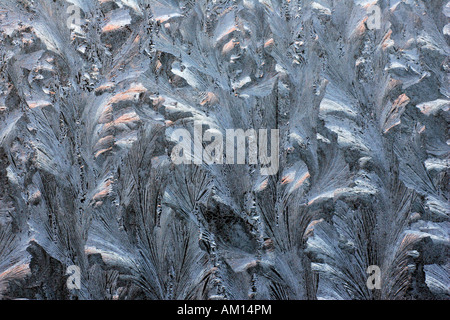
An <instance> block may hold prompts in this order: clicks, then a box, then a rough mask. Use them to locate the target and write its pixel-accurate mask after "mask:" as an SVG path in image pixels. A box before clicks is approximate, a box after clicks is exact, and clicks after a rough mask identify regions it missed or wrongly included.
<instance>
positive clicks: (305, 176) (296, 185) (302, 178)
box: [294, 172, 311, 190]
mask: <svg viewBox="0 0 450 320" xmlns="http://www.w3.org/2000/svg"><path fill="white" fill-rule="evenodd" d="M310 176H311V175H310V174H309V172H306V173H305V174H304V175H303V176H302V177H301V178H300V179H299V180H298V181H297V183H296V184H295V185H294V190H295V189H298V188H299V187H300V186H301V185H302V184H303V183H304V182H305V181H306V179H308V178H309V177H310Z"/></svg>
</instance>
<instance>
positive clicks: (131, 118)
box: [114, 111, 141, 124]
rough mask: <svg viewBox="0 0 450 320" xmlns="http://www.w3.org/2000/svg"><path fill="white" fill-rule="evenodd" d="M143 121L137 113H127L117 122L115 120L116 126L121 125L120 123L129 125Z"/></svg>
mask: <svg viewBox="0 0 450 320" xmlns="http://www.w3.org/2000/svg"><path fill="white" fill-rule="evenodd" d="M140 120H141V119H140V118H139V116H138V115H137V114H136V112H134V111H133V112H129V113H125V114H124V115H122V116H120V117H119V118H117V119H116V120H114V124H120V123H128V122H136V121H140Z"/></svg>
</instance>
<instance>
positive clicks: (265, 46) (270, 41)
mask: <svg viewBox="0 0 450 320" xmlns="http://www.w3.org/2000/svg"><path fill="white" fill-rule="evenodd" d="M274 44H275V41H273V39H272V38H270V39H269V40H267V41H266V43H264V48H268V47H271V46H273V45H274Z"/></svg>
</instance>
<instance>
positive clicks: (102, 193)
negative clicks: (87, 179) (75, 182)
mask: <svg viewBox="0 0 450 320" xmlns="http://www.w3.org/2000/svg"><path fill="white" fill-rule="evenodd" d="M111 185H112V181H111V180H108V181H106V182H105V183H104V184H103V188H102V190H101V191H100V192H98V193H96V194H95V195H94V197H92V199H93V200H94V201H99V200H102V199H103V198H105V197H106V196H107V195H108V194H109V193H110V192H111V190H112V186H111Z"/></svg>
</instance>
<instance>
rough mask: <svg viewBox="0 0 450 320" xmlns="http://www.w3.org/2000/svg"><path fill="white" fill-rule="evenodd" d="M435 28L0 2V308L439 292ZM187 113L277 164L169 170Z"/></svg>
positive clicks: (441, 99) (268, 3)
mask: <svg viewBox="0 0 450 320" xmlns="http://www.w3.org/2000/svg"><path fill="white" fill-rule="evenodd" d="M370 4H374V5H377V6H378V7H379V8H380V12H381V16H380V22H381V23H380V28H378V29H372V28H369V25H368V22H369V19H373V16H370V12H367V8H368V7H369V5H370ZM72 5H75V6H77V7H79V8H80V15H81V16H80V19H78V20H79V21H77V19H74V22H73V23H72V24H69V25H68V24H67V20H68V19H70V18H71V14H72V13H71V12H72V11H73V10H68V8H69V6H72ZM72 8H73V7H72ZM449 15H450V5H449V4H447V1H440V0H427V1H421V0H408V1H406V0H405V1H398V0H397V1H395V0H392V1H387V0H379V1H358V0H354V1H352V0H339V1H338V0H317V1H309V0H290V1H289V0H259V1H258V0H235V1H233V0H228V1H227V0H223V1H220V0H211V1H206V0H198V1H193V0H65V1H64V0H0V32H1V34H0V57H1V63H0V298H1V299H17V298H24V299H449V297H450V295H449V294H450V293H449V282H450V280H449V266H450V263H449V257H448V248H449V230H450V227H449V211H450V205H449V152H450V141H449V135H448V128H449V126H448V125H449V94H450V90H449V89H450V88H449V71H450V65H449V64H450V62H449V52H450V49H449V33H450V27H449V26H448V25H447V24H448V23H449V18H448V16H449ZM72 18H73V17H72ZM75 18H76V17H75ZM77 23H78V24H77ZM195 120H198V121H202V122H203V130H206V129H208V128H215V129H218V130H220V131H222V132H225V129H229V128H242V129H244V130H246V129H249V128H255V129H258V128H264V129H275V128H278V129H279V130H280V137H281V139H280V140H281V141H280V154H279V159H280V168H279V171H278V173H277V174H276V175H272V176H262V175H261V174H260V166H259V165H248V164H244V165H225V164H223V165H220V164H213V165H207V164H203V165H194V164H192V165H174V164H173V162H172V161H171V158H170V153H171V150H172V147H173V146H174V144H175V143H174V141H173V140H171V137H170V132H171V131H172V130H173V129H174V128H186V129H189V130H191V131H192V130H193V123H194V121H195ZM71 265H76V266H79V268H80V270H81V288H80V289H79V290H77V289H69V288H68V287H67V286H66V280H67V277H68V275H66V270H67V267H68V266H71ZM370 265H377V266H379V267H380V269H381V289H374V290H370V289H369V288H368V287H367V285H366V280H367V277H368V276H369V275H368V274H367V273H366V269H367V267H368V266H370Z"/></svg>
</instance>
